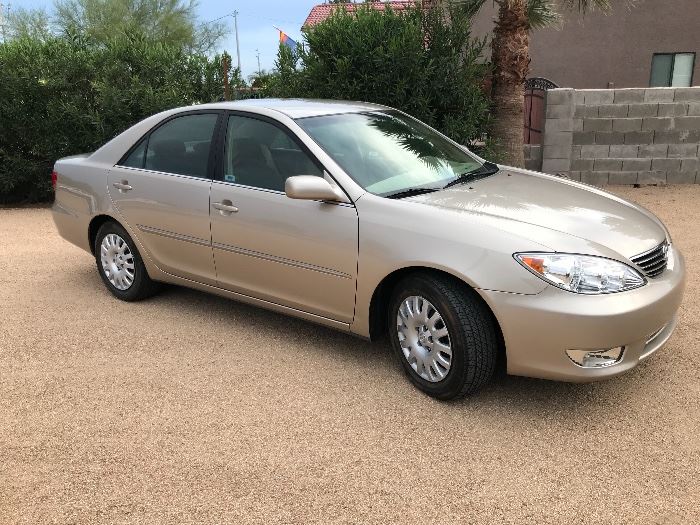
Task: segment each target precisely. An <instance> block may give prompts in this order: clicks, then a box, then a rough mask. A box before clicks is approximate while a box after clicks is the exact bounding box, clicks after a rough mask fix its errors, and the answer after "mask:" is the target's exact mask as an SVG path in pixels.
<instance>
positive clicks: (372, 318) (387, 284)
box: [369, 266, 506, 370]
mask: <svg viewBox="0 0 700 525" xmlns="http://www.w3.org/2000/svg"><path fill="white" fill-rule="evenodd" d="M416 273H423V274H430V275H434V276H440V277H443V278H446V279H448V280H450V281H452V282H454V283H455V284H456V285H457V286H459V287H461V288H463V289H465V290H469V291H470V292H471V293H473V294H474V296H475V297H478V300H479V301H481V302H482V303H483V304H484V305H485V306H486V308H487V309H488V311H489V313H490V314H491V318H492V320H493V323H494V326H495V328H496V335H497V338H498V354H499V355H498V361H499V362H498V369H499V370H500V369H502V370H505V368H506V348H505V340H504V338H503V330H502V329H501V324H500V322H499V321H498V317H497V316H496V314H495V313H494V311H493V309H492V308H491V305H489V304H488V302H486V300H484V298H483V297H482V296H481V294H479V293H478V291H477V290H476V289H475V288H474V287H473V286H471V285H470V284H469V283H467V282H465V281H464V280H463V279H460V278H459V277H457V276H456V275H454V274H452V273H450V272H447V271H445V270H440V269H437V268H431V267H429V266H408V267H404V268H399V269H397V270H394V271H393V272H391V273H390V274H389V275H387V276H386V277H384V279H382V280H381V281H380V282H379V284H378V285H377V287H376V288H375V289H374V292H373V293H372V299H371V300H370V305H369V338H370V340H371V341H377V340H379V339H381V338H382V337H384V336H385V335H386V334H387V333H388V326H387V314H386V311H387V308H388V307H389V300H390V298H391V294H392V292H393V291H394V289H395V287H396V285H397V284H398V283H399V282H400V281H401V280H403V279H404V278H406V277H408V276H409V275H412V274H416Z"/></svg>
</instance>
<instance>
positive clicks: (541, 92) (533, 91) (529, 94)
mask: <svg viewBox="0 0 700 525" xmlns="http://www.w3.org/2000/svg"><path fill="white" fill-rule="evenodd" d="M556 87H559V86H557V85H556V84H555V83H554V82H552V81H551V80H548V79H546V78H541V77H535V78H528V79H527V80H526V81H525V123H524V124H525V127H524V130H523V131H524V134H523V140H524V142H525V144H542V134H543V133H544V117H545V92H546V91H547V90H548V89H553V88H556Z"/></svg>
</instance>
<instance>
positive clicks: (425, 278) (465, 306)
mask: <svg viewBox="0 0 700 525" xmlns="http://www.w3.org/2000/svg"><path fill="white" fill-rule="evenodd" d="M388 322H389V332H390V338H391V344H392V347H393V349H394V353H395V354H396V357H397V358H398V359H399V361H400V362H401V366H402V367H403V369H404V371H405V372H406V374H407V375H408V377H409V378H410V380H411V382H413V384H414V385H416V386H417V387H418V388H420V389H421V390H422V391H423V392H425V393H426V394H428V395H430V396H433V397H436V398H438V399H444V400H447V399H454V398H458V397H462V396H464V395H467V394H470V393H473V392H476V391H477V390H478V389H479V388H481V387H482V386H483V385H484V384H486V383H487V382H488V381H489V380H490V379H491V377H492V376H493V373H494V370H495V368H496V360H497V357H498V339H497V336H496V329H495V326H494V321H493V318H492V316H491V313H490V312H489V310H488V308H487V307H486V305H485V304H484V303H483V302H482V300H481V298H480V297H478V296H477V295H476V292H474V291H473V290H471V289H469V288H467V286H466V285H463V284H461V283H459V282H457V281H456V280H453V279H450V278H447V277H442V276H434V275H429V274H414V275H412V276H410V277H407V278H406V279H404V280H403V281H401V282H400V283H399V284H398V285H397V286H396V288H395V290H394V293H393V294H392V298H391V301H390V308H389V321H388Z"/></svg>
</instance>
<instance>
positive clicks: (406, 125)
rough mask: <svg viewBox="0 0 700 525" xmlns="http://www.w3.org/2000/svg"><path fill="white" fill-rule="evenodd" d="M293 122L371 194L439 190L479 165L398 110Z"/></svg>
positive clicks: (448, 142) (385, 194)
mask: <svg viewBox="0 0 700 525" xmlns="http://www.w3.org/2000/svg"><path fill="white" fill-rule="evenodd" d="M297 123H298V124H299V125H300V126H301V127H302V128H303V129H304V130H305V131H306V132H307V133H308V134H309V135H310V136H311V138H313V139H314V140H315V141H316V142H317V143H318V144H319V145H320V146H321V147H322V148H323V149H324V150H326V152H327V153H328V154H329V155H330V156H331V157H333V159H334V160H335V161H336V162H337V163H338V164H340V166H341V167H342V168H343V169H344V170H345V171H346V172H347V174H348V175H350V177H352V178H353V180H354V181H355V182H357V183H358V184H359V185H360V186H362V187H363V188H364V189H366V190H367V191H369V192H371V193H374V194H376V195H382V196H388V195H391V194H395V193H397V192H401V191H405V190H411V189H416V188H438V187H443V186H444V185H445V183H447V182H450V181H452V180H455V179H456V178H458V177H459V176H460V175H463V174H465V173H469V172H471V171H473V170H476V169H478V168H480V167H481V162H480V161H479V160H477V159H476V158H474V157H472V156H471V155H470V154H469V153H467V152H466V151H465V150H463V149H461V148H459V147H458V146H456V145H455V144H453V143H452V142H450V141H449V140H447V139H446V138H444V137H443V136H441V135H440V134H438V133H436V132H435V131H433V130H432V129H430V128H429V127H428V126H426V125H425V124H422V123H421V122H419V121H417V120H415V119H412V118H410V117H407V116H406V115H403V114H402V113H400V112H398V111H372V112H367V113H347V114H342V115H325V116H320V117H307V118H301V119H298V120H297Z"/></svg>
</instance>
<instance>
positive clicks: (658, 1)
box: [474, 0, 700, 89]
mask: <svg viewBox="0 0 700 525" xmlns="http://www.w3.org/2000/svg"><path fill="white" fill-rule="evenodd" d="M621 4H622V3H621V2H616V3H614V5H615V6H616V8H615V9H614V11H613V12H612V14H610V15H604V14H602V13H589V14H587V15H586V16H580V15H579V14H578V13H571V14H569V15H568V16H567V18H566V21H565V23H564V24H563V25H562V27H561V28H560V29H541V30H536V31H533V32H532V33H531V39H530V56H531V57H532V62H531V64H530V75H529V76H530V77H545V78H548V79H550V80H552V81H553V82H555V83H556V84H557V85H559V86H562V87H573V88H578V89H583V88H607V87H608V83H614V86H613V87H615V88H626V87H647V86H649V80H650V76H651V60H652V56H653V55H654V53H681V52H695V53H697V56H696V61H695V74H694V77H693V85H700V37H699V36H698V35H699V32H700V0H638V1H637V4H636V7H635V8H633V9H627V8H626V7H622V6H621ZM495 17H496V8H495V7H494V5H493V2H486V3H485V5H484V7H483V8H482V11H481V12H480V13H479V14H478V16H477V17H476V19H475V22H474V33H475V34H476V35H479V36H486V37H490V34H491V31H492V29H493V20H494V19H495ZM487 52H488V51H487Z"/></svg>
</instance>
